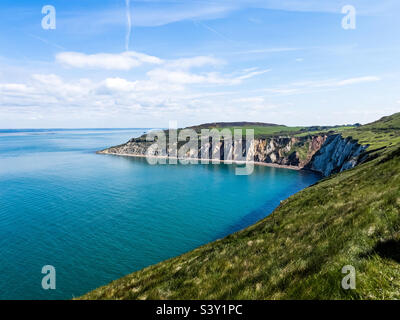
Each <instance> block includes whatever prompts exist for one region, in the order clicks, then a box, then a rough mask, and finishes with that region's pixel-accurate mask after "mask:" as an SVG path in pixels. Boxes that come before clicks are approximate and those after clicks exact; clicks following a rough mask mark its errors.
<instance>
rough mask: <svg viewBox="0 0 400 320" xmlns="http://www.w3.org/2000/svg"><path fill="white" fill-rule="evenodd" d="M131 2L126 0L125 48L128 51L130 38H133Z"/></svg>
mask: <svg viewBox="0 0 400 320" xmlns="http://www.w3.org/2000/svg"><path fill="white" fill-rule="evenodd" d="M130 2H131V1H130V0H125V3H126V21H127V30H126V37H125V50H126V51H129V40H130V38H131V29H132V20H131V9H130Z"/></svg>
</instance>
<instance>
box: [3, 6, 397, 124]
mask: <svg viewBox="0 0 400 320" xmlns="http://www.w3.org/2000/svg"><path fill="white" fill-rule="evenodd" d="M48 5H50V6H52V7H53V8H54V9H55V20H54V19H53V17H54V16H48V14H49V13H50V12H49V11H47V10H44V13H42V9H43V7H44V6H48ZM349 5H350V6H352V8H354V9H355V13H356V14H355V20H354V21H355V25H354V26H355V28H350V29H349V28H344V27H343V19H345V21H344V22H346V23H347V24H348V23H349V22H351V21H353V20H351V19H350V18H351V17H350V18H349V19H350V20H349V19H347V18H346V17H347V16H348V11H347V12H346V13H343V12H342V9H343V7H344V6H349ZM399 9H400V2H399V1H398V0H373V1H372V0H346V1H342V0H288V1H285V0H263V1H259V0H247V1H246V0H235V1H232V0H230V1H228V0H171V1H170V0H141V1H135V0H68V1H67V0H64V1H60V0H41V1H37V0H18V1H15V0H2V1H1V2H0V128H3V129H7V128H8V129H9V128H156V127H161V128H166V127H168V124H169V122H170V121H177V123H178V126H179V127H185V126H189V125H196V124H201V123H205V122H218V121H225V122H226V121H258V122H268V123H277V124H284V125H337V124H352V123H368V122H371V121H374V120H377V119H379V118H380V117H382V116H385V115H390V114H392V113H395V112H399V111H400V90H399V88H400V63H399V59H400V37H399V30H400V19H399V18H400V17H399V15H400V10H399ZM43 19H44V21H42V20H43ZM53 20H54V21H55V25H54V28H48V27H49V26H51V22H53ZM42 22H44V27H43V23H42Z"/></svg>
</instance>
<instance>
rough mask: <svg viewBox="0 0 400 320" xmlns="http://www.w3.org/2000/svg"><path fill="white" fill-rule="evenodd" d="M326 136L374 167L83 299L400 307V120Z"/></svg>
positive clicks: (325, 184)
mask: <svg viewBox="0 0 400 320" xmlns="http://www.w3.org/2000/svg"><path fill="white" fill-rule="evenodd" d="M265 130H267V129H265ZM279 130H280V131H282V130H281V129H279ZM323 130H326V131H327V132H330V133H340V134H342V135H343V136H344V137H352V138H353V139H354V140H357V141H358V142H359V143H360V144H367V145H369V147H368V149H367V152H368V153H369V154H370V157H369V160H367V161H366V162H365V163H363V164H360V165H358V166H357V167H355V168H354V169H351V170H348V171H344V172H341V173H338V174H335V175H332V176H330V177H328V178H325V179H323V180H321V181H320V182H318V183H317V184H315V185H313V186H311V187H309V188H307V189H305V190H302V191H300V192H299V193H297V194H295V195H293V196H292V197H290V198H289V199H287V200H285V201H283V202H282V203H281V205H280V206H279V207H278V208H277V209H276V210H275V211H274V212H273V213H272V214H271V215H269V216H268V217H267V218H265V219H263V220H261V221H259V222H258V223H256V224H255V225H253V226H250V227H248V228H246V229H244V230H242V231H240V232H237V233H235V234H232V235H230V236H228V237H226V238H224V239H221V240H218V241H215V242H212V243H209V244H207V245H204V246H202V247H200V248H198V249H195V250H193V251H191V252H188V253H186V254H183V255H181V256H179V257H176V258H173V259H170V260H167V261H164V262H161V263H158V264H156V265H154V266H150V267H148V268H145V269H143V270H141V271H138V272H135V273H132V274H130V275H127V276H125V277H123V278H121V279H118V280H115V281H113V282H112V283H110V284H108V285H106V286H103V287H100V288H98V289H96V290H94V291H92V292H89V293H88V294H86V295H85V296H83V297H82V298H83V299H395V298H396V299H400V187H399V186H400V113H397V114H395V115H392V116H390V117H385V118H383V119H381V120H379V121H377V122H374V123H372V124H369V125H365V126H361V127H337V128H329V129H323ZM294 131H296V130H294ZM321 131H322V130H321ZM296 134H306V133H304V132H303V133H301V132H297V133H296ZM346 265H351V266H353V267H354V268H355V270H356V289H354V290H344V289H343V288H342V286H341V281H342V278H343V277H344V274H342V273H341V270H342V267H343V266H346Z"/></svg>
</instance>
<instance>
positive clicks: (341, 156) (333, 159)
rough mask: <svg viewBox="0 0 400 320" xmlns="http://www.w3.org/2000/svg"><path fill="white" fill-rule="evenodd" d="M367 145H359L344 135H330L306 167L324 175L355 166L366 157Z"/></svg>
mask: <svg viewBox="0 0 400 320" xmlns="http://www.w3.org/2000/svg"><path fill="white" fill-rule="evenodd" d="M366 148H367V146H362V145H359V144H358V143H357V142H356V141H354V140H352V139H349V138H348V139H343V137H342V136H340V135H339V134H338V135H332V136H329V137H328V138H327V139H326V141H325V143H324V145H323V147H322V148H321V149H320V150H319V151H318V152H317V153H316V154H315V155H314V157H313V159H312V161H310V163H308V164H307V166H306V168H308V169H311V170H314V171H318V172H321V173H322V174H323V175H324V176H329V175H330V174H332V173H337V172H342V171H344V170H347V169H351V168H354V167H355V166H356V165H357V164H358V163H359V162H361V161H362V160H364V159H365V154H364V151H365V149H366Z"/></svg>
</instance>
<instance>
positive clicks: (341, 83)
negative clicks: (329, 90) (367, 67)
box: [336, 76, 381, 86]
mask: <svg viewBox="0 0 400 320" xmlns="http://www.w3.org/2000/svg"><path fill="white" fill-rule="evenodd" d="M380 80H381V78H379V77H375V76H368V77H359V78H351V79H345V80H342V81H339V82H337V83H336V85H338V86H347V85H352V84H358V83H365V82H376V81H380Z"/></svg>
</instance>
